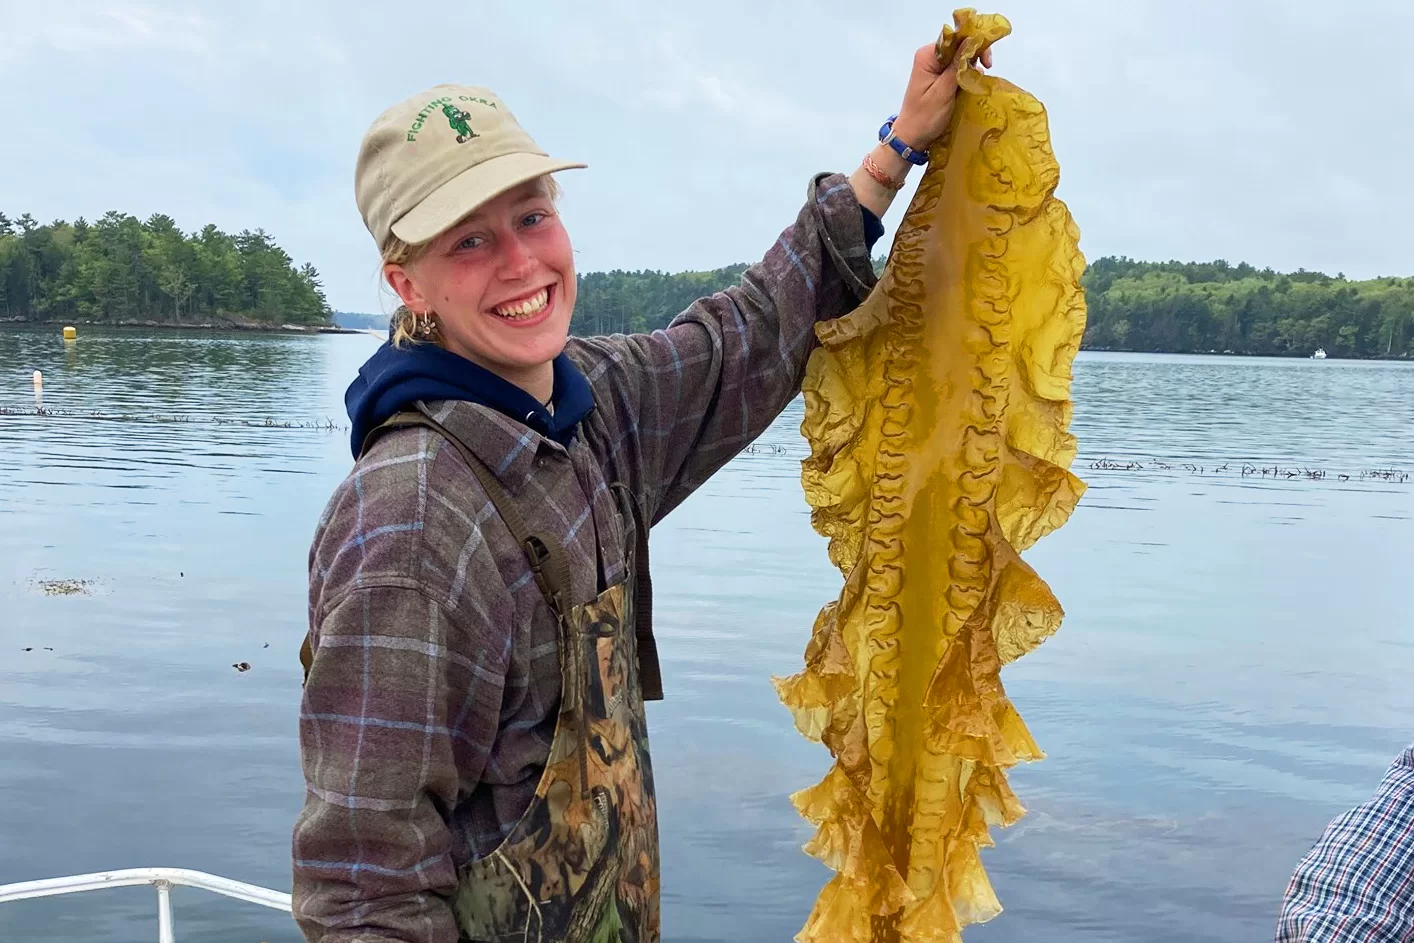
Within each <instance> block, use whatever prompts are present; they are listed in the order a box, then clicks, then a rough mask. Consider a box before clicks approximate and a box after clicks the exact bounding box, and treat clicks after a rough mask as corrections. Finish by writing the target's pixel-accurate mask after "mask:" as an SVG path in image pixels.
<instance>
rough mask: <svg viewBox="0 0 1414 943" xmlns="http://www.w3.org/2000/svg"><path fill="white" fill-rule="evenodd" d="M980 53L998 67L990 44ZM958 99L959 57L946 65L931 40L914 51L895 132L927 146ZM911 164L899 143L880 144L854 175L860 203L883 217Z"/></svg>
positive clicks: (984, 60)
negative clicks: (897, 149) (895, 145)
mask: <svg viewBox="0 0 1414 943" xmlns="http://www.w3.org/2000/svg"><path fill="white" fill-rule="evenodd" d="M977 58H978V60H979V61H980V62H981V63H982V65H983V67H985V68H988V69H990V68H991V67H992V50H991V49H990V48H987V49H984V50H982V54H981V55H980V56H978V57H977ZM956 100H957V60H956V59H954V61H953V62H951V63H949V65H948V66H947V68H943V64H942V63H941V62H939V61H938V47H937V46H936V45H935V44H933V43H929V44H928V45H926V46H924V47H923V48H922V49H919V50H918V51H917V52H915V53H914V54H913V72H912V74H910V75H909V77H908V88H907V89H905V90H904V93H903V105H902V106H900V107H899V110H898V118H897V119H896V120H895V121H894V136H895V137H897V138H898V139H899V140H900V141H902V142H903V143H904V144H907V145H908V146H909V147H911V148H913V149H914V150H915V151H927V150H928V148H930V147H932V146H933V142H934V141H936V140H937V139H938V138H940V137H942V134H943V132H944V131H946V130H947V127H948V121H949V120H950V119H951V118H952V110H953V105H954V103H955V102H956ZM911 169H913V165H912V164H910V163H909V162H908V161H906V160H904V159H903V158H902V157H900V156H899V155H898V153H897V152H895V151H894V150H893V148H891V147H887V146H885V145H883V144H878V145H875V147H874V149H873V150H872V151H870V152H869V156H867V157H866V158H865V159H864V163H863V164H861V165H860V167H859V169H858V170H856V171H855V172H854V173H853V174H851V175H850V178H849V182H850V185H851V186H853V187H854V192H855V195H856V196H857V197H858V198H859V203H860V205H861V206H863V207H864V208H865V209H867V210H869V212H871V213H873V214H874V215H875V216H877V217H878V218H879V219H883V218H884V214H885V213H886V212H888V209H889V206H890V204H892V203H893V200H894V196H895V195H896V194H897V193H898V191H899V189H900V188H901V187H902V186H903V182H904V180H905V179H907V177H908V172H909V171H910V170H911Z"/></svg>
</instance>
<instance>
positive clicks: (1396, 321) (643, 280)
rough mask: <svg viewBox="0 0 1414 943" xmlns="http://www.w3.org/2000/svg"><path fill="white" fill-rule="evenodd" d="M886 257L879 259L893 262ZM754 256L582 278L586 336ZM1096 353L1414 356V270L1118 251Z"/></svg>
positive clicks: (1091, 288)
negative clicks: (1298, 266)
mask: <svg viewBox="0 0 1414 943" xmlns="http://www.w3.org/2000/svg"><path fill="white" fill-rule="evenodd" d="M882 263H883V260H882V259H877V260H875V268H876V269H882ZM745 268H746V266H745V265H733V266H730V267H727V268H722V269H716V270H714V271H710V272H682V273H678V274H666V273H663V272H654V271H637V272H628V271H612V272H591V273H587V274H584V275H581V276H580V279H579V298H578V300H577V301H576V303H575V314H574V323H573V325H572V329H573V331H574V332H575V333H576V334H594V333H604V332H616V331H622V332H628V331H642V330H652V329H654V328H658V327H663V326H665V325H666V324H667V323H668V321H670V320H671V319H672V318H673V317H675V316H676V315H677V314H678V312H680V311H681V310H682V309H683V308H685V307H687V305H689V304H691V303H692V301H693V300H695V299H696V298H698V297H701V296H702V295H704V294H708V293H710V292H713V291H718V290H720V289H722V288H725V287H727V286H729V285H733V284H735V283H736V282H737V281H738V280H739V278H740V276H741V273H742V271H743V270H744V269H745ZM1082 282H1083V284H1084V286H1085V295H1086V304H1087V307H1088V316H1087V320H1086V329H1085V338H1084V342H1083V346H1084V347H1085V348H1086V349H1089V350H1122V351H1135V352H1145V353H1227V354H1247V355H1255V356H1288V357H1289V356H1301V357H1306V356H1310V355H1311V353H1312V352H1314V351H1315V350H1316V349H1317V348H1323V349H1324V350H1325V351H1326V352H1327V354H1329V355H1330V356H1332V357H1352V358H1387V359H1404V358H1408V357H1411V356H1414V278H1400V277H1390V278H1376V279H1369V280H1366V281H1351V280H1348V279H1346V278H1345V276H1344V275H1343V274H1336V275H1326V274H1324V273H1321V272H1308V271H1305V270H1298V271H1296V272H1277V271H1274V270H1272V269H1269V268H1267V269H1258V268H1256V267H1254V266H1252V265H1249V264H1247V263H1245V262H1244V263H1239V264H1236V265H1233V264H1230V263H1228V262H1225V261H1222V260H1218V261H1214V262H1140V261H1135V260H1134V259H1129V258H1125V257H1113V256H1106V257H1103V258H1099V259H1096V260H1095V261H1094V262H1092V263H1091V264H1090V265H1089V266H1087V268H1086V271H1085V274H1084V276H1083V278H1082Z"/></svg>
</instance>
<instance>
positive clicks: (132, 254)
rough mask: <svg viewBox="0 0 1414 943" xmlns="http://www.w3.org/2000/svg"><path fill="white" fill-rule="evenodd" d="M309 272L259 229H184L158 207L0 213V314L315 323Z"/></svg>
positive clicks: (319, 291)
mask: <svg viewBox="0 0 1414 943" xmlns="http://www.w3.org/2000/svg"><path fill="white" fill-rule="evenodd" d="M330 314H331V311H330V308H329V304H328V302H327V301H326V300H325V297H324V290H323V288H322V286H321V285H320V281H319V273H318V272H317V271H316V270H315V269H314V266H312V265H310V264H308V263H305V264H304V265H300V266H296V264H295V262H294V260H293V259H291V258H290V256H289V255H288V254H287V253H286V252H285V251H284V250H283V249H281V248H280V247H279V246H278V245H276V243H275V241H274V240H273V239H272V238H271V237H270V235H269V234H268V233H266V232H265V231H264V230H262V229H257V230H255V231H254V232H251V231H249V230H246V231H243V232H240V233H237V234H236V235H230V234H228V233H225V232H222V231H221V230H219V229H217V228H216V227H215V226H214V225H208V226H206V227H204V228H203V229H201V230H200V231H199V232H194V233H191V234H190V235H188V234H186V233H183V232H182V231H181V230H180V229H179V228H178V227H177V224H176V222H175V221H174V220H173V219H172V218H171V217H170V216H166V215H163V214H160V213H158V214H154V215H153V216H150V217H148V219H146V220H145V221H144V220H139V219H138V218H137V217H135V216H130V215H126V214H123V213H117V212H110V213H105V214H104V215H103V216H102V217H100V218H99V219H97V220H95V221H94V222H92V223H90V222H88V221H87V220H84V219H82V218H80V219H76V220H74V221H73V222H72V223H69V222H65V221H63V220H55V221H54V222H52V223H48V224H41V223H38V222H36V221H35V220H34V218H33V217H31V216H30V215H29V214H28V213H26V214H24V215H23V216H20V217H18V218H17V219H13V220H12V219H11V218H10V217H8V216H6V215H5V214H4V213H0V320H6V321H70V322H77V323H88V324H144V325H151V324H170V325H172V326H202V327H206V326H210V327H228V326H229V327H261V326H265V327H278V326H281V325H286V324H290V325H300V326H310V327H325V326H328V325H329V324H330V320H329V317H330Z"/></svg>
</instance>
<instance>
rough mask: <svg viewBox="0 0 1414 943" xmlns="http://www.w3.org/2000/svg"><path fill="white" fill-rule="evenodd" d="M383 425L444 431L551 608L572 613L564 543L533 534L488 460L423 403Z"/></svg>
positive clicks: (550, 536)
mask: <svg viewBox="0 0 1414 943" xmlns="http://www.w3.org/2000/svg"><path fill="white" fill-rule="evenodd" d="M383 426H384V427H388V428H390V429H396V428H400V427H405V426H424V427H426V428H428V429H431V430H432V431H433V432H436V433H437V434H439V435H441V436H442V437H443V438H445V439H446V440H447V441H448V442H450V443H451V444H452V446H453V447H454V448H455V449H456V450H457V451H458V452H459V453H461V457H462V460H463V461H465V462H466V463H467V465H468V466H469V467H470V468H471V471H472V474H474V475H475V476H476V480H477V481H479V482H481V487H482V488H483V489H485V491H486V497H488V498H490V499H491V504H492V505H493V506H494V507H495V508H496V512H497V513H498V514H500V515H501V520H503V521H505V523H506V529H507V530H509V531H510V532H511V536H512V537H514V538H515V541H516V543H517V544H519V545H520V546H521V548H522V549H523V550H524V551H525V555H526V557H528V558H529V559H530V570H531V572H532V573H534V574H535V582H536V585H538V586H539V587H540V591H541V592H542V593H544V595H545V600H546V602H548V603H549V604H550V610H551V611H552V612H554V613H555V615H556V617H557V618H559V619H560V620H561V621H563V620H564V618H565V617H567V616H568V615H569V611H570V608H571V607H570V564H569V557H568V555H567V554H566V553H565V548H564V545H563V544H561V543H560V540H559V538H558V537H556V536H554V535H553V534H532V533H531V532H530V528H529V527H528V526H526V523H525V515H524V514H522V513H521V510H520V505H519V504H518V503H516V500H515V499H514V498H512V497H511V495H510V492H508V491H506V487H505V485H503V484H501V482H500V480H499V479H497V478H496V476H495V475H494V474H492V473H491V469H489V468H487V467H486V463H485V462H483V461H481V459H479V458H477V457H476V456H475V455H474V454H473V453H472V451H471V449H469V448H467V447H466V443H465V442H463V441H462V440H461V439H458V438H457V437H456V436H455V435H453V434H452V432H451V430H449V429H448V428H447V427H446V426H443V425H442V424H441V423H440V422H438V421H437V420H436V419H433V418H432V416H431V415H430V414H429V413H428V412H427V409H426V407H425V406H423V405H422V404H421V403H418V404H417V412H401V413H398V414H396V415H394V416H392V417H390V418H389V419H388V420H387V421H386V422H384V423H383ZM380 428H382V427H380Z"/></svg>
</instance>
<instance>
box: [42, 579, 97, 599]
mask: <svg viewBox="0 0 1414 943" xmlns="http://www.w3.org/2000/svg"><path fill="white" fill-rule="evenodd" d="M30 582H31V585H33V586H34V588H35V589H37V590H39V591H40V592H41V593H43V594H44V595H46V596H88V595H91V594H92V592H93V585H94V581H93V580H31V581H30Z"/></svg>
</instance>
